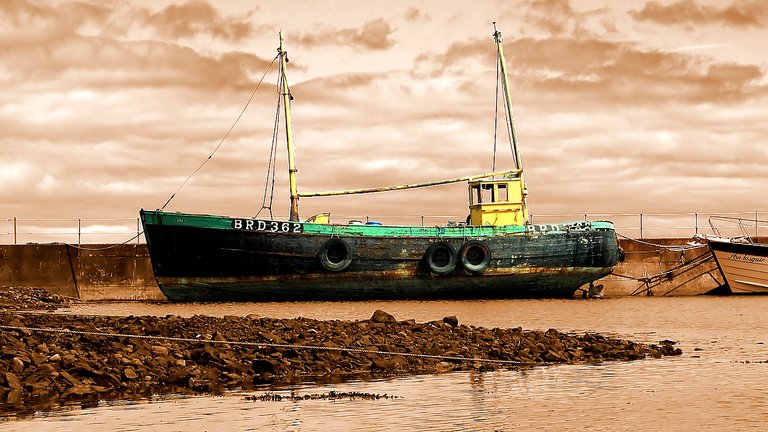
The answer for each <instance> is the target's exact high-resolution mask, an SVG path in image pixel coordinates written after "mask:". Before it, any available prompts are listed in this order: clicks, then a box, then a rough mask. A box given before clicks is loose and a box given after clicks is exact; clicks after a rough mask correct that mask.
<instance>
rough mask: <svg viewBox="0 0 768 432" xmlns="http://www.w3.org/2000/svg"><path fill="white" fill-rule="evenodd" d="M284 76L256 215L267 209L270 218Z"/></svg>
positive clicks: (273, 194)
mask: <svg viewBox="0 0 768 432" xmlns="http://www.w3.org/2000/svg"><path fill="white" fill-rule="evenodd" d="M282 80H283V76H282V74H281V75H280V77H279V78H278V80H277V108H276V109H275V123H274V124H275V125H274V127H273V128H272V145H271V147H270V149H269V162H268V164H267V175H266V179H265V180H264V195H263V196H262V198H261V208H260V209H259V211H258V212H257V213H256V217H258V216H259V214H261V211H262V210H264V209H266V210H267V211H269V217H270V219H272V218H273V215H272V203H273V202H274V198H275V175H276V169H277V168H276V164H277V135H278V132H279V130H280V107H281V106H282V91H281V90H280V89H282V85H283V81H282ZM270 176H271V179H272V189H271V191H270V194H269V205H267V189H268V188H269V184H270V182H269V180H270Z"/></svg>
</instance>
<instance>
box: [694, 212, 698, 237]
mask: <svg viewBox="0 0 768 432" xmlns="http://www.w3.org/2000/svg"><path fill="white" fill-rule="evenodd" d="M693 215H694V216H695V218H696V220H695V222H694V224H695V231H696V232H695V233H694V234H698V233H699V213H698V212H696V213H694V214H693Z"/></svg>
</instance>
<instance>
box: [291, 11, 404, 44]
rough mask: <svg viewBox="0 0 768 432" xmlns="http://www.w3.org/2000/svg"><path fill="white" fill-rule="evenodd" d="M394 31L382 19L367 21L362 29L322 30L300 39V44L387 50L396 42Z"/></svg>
mask: <svg viewBox="0 0 768 432" xmlns="http://www.w3.org/2000/svg"><path fill="white" fill-rule="evenodd" d="M393 32H394V30H393V29H392V28H391V27H390V25H389V23H388V22H386V21H384V19H382V18H378V19H375V20H371V21H367V22H366V23H364V24H363V25H362V27H360V28H343V29H332V28H327V27H326V28H321V29H318V30H315V31H313V32H312V33H310V34H305V35H303V36H301V37H299V38H298V39H299V43H300V44H303V45H307V46H309V47H313V46H321V45H346V46H352V47H356V48H360V49H371V50H385V49H388V48H390V47H391V46H392V45H393V44H394V42H393V41H392V39H391V37H390V36H391V35H392V33H393Z"/></svg>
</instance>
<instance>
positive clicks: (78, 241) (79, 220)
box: [77, 218, 82, 246]
mask: <svg viewBox="0 0 768 432" xmlns="http://www.w3.org/2000/svg"><path fill="white" fill-rule="evenodd" d="M81 228H82V219H80V218H77V245H78V246H80V232H81Z"/></svg>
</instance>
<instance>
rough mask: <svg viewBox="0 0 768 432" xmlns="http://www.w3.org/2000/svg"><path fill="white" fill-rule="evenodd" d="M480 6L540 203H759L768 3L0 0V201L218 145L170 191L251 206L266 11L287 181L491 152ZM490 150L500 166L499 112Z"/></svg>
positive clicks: (266, 112)
mask: <svg viewBox="0 0 768 432" xmlns="http://www.w3.org/2000/svg"><path fill="white" fill-rule="evenodd" d="M493 21H496V22H497V25H498V28H499V30H500V31H501V32H502V33H503V35H504V42H505V43H504V48H505V54H506V57H507V64H508V68H509V73H510V76H509V79H510V87H511V91H512V100H513V105H514V112H515V119H516V123H517V131H518V137H519V140H520V146H521V154H522V160H523V165H524V168H525V176H526V180H527V183H528V189H529V191H530V195H529V199H528V203H529V208H530V211H531V213H533V214H552V213H558V214H559V213H639V212H645V213H665V212H672V213H674V212H703V213H705V212H731V211H754V210H761V211H763V210H766V211H768V204H767V203H766V201H765V190H766V185H767V184H768V167H767V165H766V162H768V91H767V90H768V78H767V77H766V71H767V70H768V50H766V49H765V46H766V42H765V39H766V37H767V36H768V33H766V30H765V29H766V28H768V2H764V1H760V0H753V1H750V0H720V1H710V0H672V1H666V0H665V1H648V2H643V1H631V2H629V1H609V0H603V1H597V0H571V1H568V0H526V1H524V0H511V1H488V0H475V1H472V2H465V1H444V0H427V1H419V2H412V1H397V0H395V1H377V2H374V1H366V2H361V1H355V0H338V1H330V0H325V1H323V0H320V1H312V2H306V1H298V0H281V1H226V2H213V1H207V2H206V1H162V0H146V1H130V0H119V1H118V0H115V1H111V0H106V1H101V0H93V1H86V0H81V1H78V0H75V1H40V0H3V1H2V2H0V87H1V89H0V90H1V92H2V97H0V130H2V134H0V219H7V218H11V217H19V218H100V217H103V218H111V217H116V218H119V217H135V216H136V215H137V212H138V210H139V209H140V208H147V209H155V208H160V207H162V206H163V205H164V204H165V202H166V201H167V200H168V198H169V197H170V196H171V195H172V194H173V193H175V192H176V191H177V189H178V188H179V186H181V184H182V183H183V182H184V181H185V179H186V178H187V177H188V176H189V175H190V174H191V173H192V172H193V171H195V169H196V168H198V166H200V164H202V163H203V162H205V161H206V159H207V158H208V156H209V155H210V154H211V153H212V152H213V150H214V149H215V148H217V146H218V145H219V143H220V142H221V143H222V144H221V146H220V147H219V148H218V150H217V151H216V153H215V155H214V156H213V157H212V158H211V159H210V160H209V161H208V162H207V163H205V165H204V166H203V167H202V168H201V169H200V170H199V171H198V172H197V174H196V175H195V176H194V177H193V178H192V179H191V180H190V181H189V182H187V183H186V184H185V185H184V187H183V188H182V189H181V190H180V191H179V192H178V194H176V196H175V198H174V199H173V200H172V201H171V202H170V203H169V204H168V206H167V207H166V210H171V211H185V212H198V213H214V214H227V215H233V216H235V215H236V216H252V215H255V214H256V213H257V212H258V211H259V209H260V208H261V207H262V202H263V201H262V200H263V197H264V191H265V181H266V180H267V176H266V171H267V167H268V164H269V155H270V147H271V142H272V130H273V126H274V117H275V103H276V100H277V93H276V88H275V82H276V76H277V75H276V72H277V64H276V63H275V64H272V65H271V63H272V61H273V59H274V57H275V54H276V48H277V46H278V31H280V30H282V31H283V32H284V35H285V44H286V48H287V51H288V53H289V58H290V63H289V66H288V67H289V70H288V80H289V82H290V84H291V92H292V94H293V96H294V98H295V99H294V100H293V102H292V114H293V127H294V132H295V141H296V158H297V166H298V170H299V171H298V175H299V180H298V187H299V191H300V192H313V191H323V190H336V189H350V188H363V187H374V186H386V185H393V184H405V183H416V182H423V181H430V180H440V179H445V178H451V177H458V176H464V175H472V174H479V173H484V172H489V171H491V169H492V157H493V156H492V155H493V143H494V138H493V131H494V111H495V86H496V69H495V47H494V44H493V39H492V36H491V35H492V33H493V27H492V24H491V23H492V22H493ZM270 65H271V67H270ZM268 69H269V71H268V73H267V75H266V77H265V79H264V81H263V83H262V84H261V85H260V86H258V89H257V91H256V92H255V95H254V97H253V100H252V101H250V103H249V104H248V107H247V109H246V110H245V113H244V114H243V116H242V118H241V119H240V120H239V121H238V122H237V124H236V125H235V127H234V129H233V130H232V131H231V132H230V133H229V135H228V136H227V138H226V139H225V140H224V141H223V142H222V138H223V137H224V136H225V134H226V133H227V131H228V130H229V128H230V127H231V126H232V125H233V123H234V122H235V120H236V119H237V118H238V116H239V115H240V113H241V111H242V110H243V107H244V106H245V105H246V103H248V101H249V98H250V96H251V94H252V93H253V92H254V89H256V88H257V84H258V83H259V81H260V80H261V78H262V76H263V75H264V73H265V72H267V70H268ZM279 140H280V141H279V145H278V147H277V149H278V153H277V166H278V172H277V177H276V185H275V201H274V204H273V206H272V208H273V210H274V214H275V217H279V218H285V217H286V216H287V214H288V196H287V184H286V183H287V180H286V178H287V176H286V174H285V173H286V170H287V168H286V162H285V158H286V150H285V142H284V139H283V137H282V135H281V136H279ZM497 153H498V156H497V167H498V169H505V168H510V167H511V165H510V163H511V155H510V151H509V145H508V141H507V136H506V133H505V131H504V130H502V133H500V134H499V136H498V139H497ZM266 190H267V201H266V202H267V203H268V202H269V201H268V198H269V195H270V194H269V191H270V190H271V183H269V184H268V185H267V187H266ZM466 206H467V197H466V185H465V184H457V185H453V186H443V187H438V188H429V189H417V190H411V191H404V192H388V193H382V194H372V195H364V196H356V197H346V198H305V199H303V200H302V201H301V216H302V218H305V217H308V216H311V215H312V214H314V213H318V212H321V211H330V212H331V213H332V215H337V216H338V217H339V218H342V219H346V218H347V217H356V216H366V215H369V216H371V217H374V218H376V219H380V220H383V221H387V220H388V217H390V218H394V216H395V215H413V216H418V215H427V216H431V215H450V216H455V217H454V218H453V219H456V218H459V219H463V217H464V215H466V214H467V207H466ZM265 212H266V211H262V213H261V215H260V217H262V216H265ZM336 221H339V220H336ZM414 222H415V221H414Z"/></svg>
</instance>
